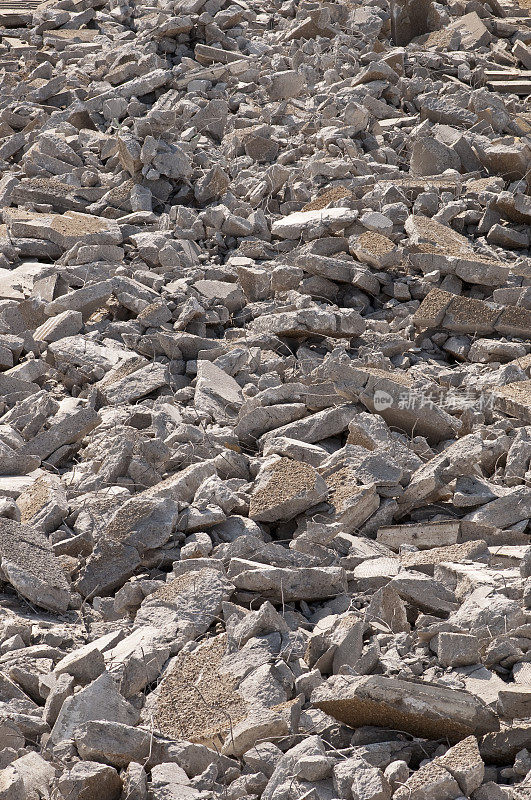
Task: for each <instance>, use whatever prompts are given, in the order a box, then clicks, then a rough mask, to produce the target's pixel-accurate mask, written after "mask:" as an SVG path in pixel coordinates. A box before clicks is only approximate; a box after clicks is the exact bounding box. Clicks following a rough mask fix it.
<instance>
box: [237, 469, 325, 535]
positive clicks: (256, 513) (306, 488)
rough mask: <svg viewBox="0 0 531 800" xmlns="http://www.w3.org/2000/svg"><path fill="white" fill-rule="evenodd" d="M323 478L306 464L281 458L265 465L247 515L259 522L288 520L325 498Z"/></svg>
mask: <svg viewBox="0 0 531 800" xmlns="http://www.w3.org/2000/svg"><path fill="white" fill-rule="evenodd" d="M327 494H328V488H327V485H326V483H325V481H324V480H323V478H322V477H321V476H320V475H319V474H318V473H317V472H316V471H315V469H314V468H313V467H311V466H310V465H309V464H303V463H301V462H300V461H292V459H290V458H280V459H278V460H277V461H275V462H274V463H273V464H271V465H270V466H269V467H265V469H263V470H262V472H261V473H260V475H259V477H258V480H257V483H256V484H255V487H254V490H253V494H252V496H251V502H250V506H249V516H250V517H251V519H254V520H256V521H259V522H275V521H278V520H288V519H292V518H293V517H295V516H297V514H300V513H301V512H303V511H306V509H308V508H310V507H311V506H314V505H317V503H320V502H321V501H322V500H324V499H325V498H326V496H327Z"/></svg>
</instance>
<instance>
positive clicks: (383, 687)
mask: <svg viewBox="0 0 531 800" xmlns="http://www.w3.org/2000/svg"><path fill="white" fill-rule="evenodd" d="M311 699H312V704H313V705H315V706H316V707H317V708H320V709H321V710H322V711H325V712H326V713H327V714H330V715H331V716H333V717H335V718H336V719H339V720H340V721H342V722H345V723H346V724H347V725H351V727H354V728H356V727H358V726H360V725H380V726H383V727H389V726H391V727H395V728H398V729H399V730H407V731H408V732H410V733H412V734H413V735H414V736H426V737H427V738H438V737H439V736H440V735H441V733H443V732H444V733H443V735H444V736H448V738H449V740H450V741H454V742H455V741H459V740H460V739H464V738H466V737H467V736H470V735H472V734H474V735H476V736H480V735H482V734H484V733H488V732H489V731H496V730H498V728H499V722H498V719H497V717H496V715H495V714H494V713H493V712H492V711H491V710H490V709H489V708H488V707H487V706H486V705H484V704H483V703H481V702H480V701H479V700H477V699H476V698H475V697H473V696H472V695H470V694H468V693H467V692H463V691H460V690H458V689H449V688H446V687H442V686H436V685H434V684H429V683H423V682H422V681H412V680H411V681H403V680H400V679H397V678H388V677H385V676H380V675H374V676H369V677H356V678H353V677H347V676H342V675H335V676H333V677H332V678H329V680H328V681H326V682H325V683H323V684H322V685H321V686H319V687H318V688H317V689H315V690H314V692H313V693H312V698H311Z"/></svg>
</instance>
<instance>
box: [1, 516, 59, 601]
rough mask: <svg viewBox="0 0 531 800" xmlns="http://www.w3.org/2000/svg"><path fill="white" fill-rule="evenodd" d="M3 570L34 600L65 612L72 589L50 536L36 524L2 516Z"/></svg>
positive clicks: (24, 594) (5, 576)
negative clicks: (23, 523)
mask: <svg viewBox="0 0 531 800" xmlns="http://www.w3.org/2000/svg"><path fill="white" fill-rule="evenodd" d="M0 570H1V573H2V576H3V580H6V581H8V582H9V583H10V584H11V585H12V586H13V588H14V589H16V591H17V592H20V594H21V595H22V596H23V597H26V598H27V599H28V600H29V601H30V603H34V604H35V605H37V606H40V607H41V608H46V609H48V610H49V611H54V612H56V613H59V614H64V612H65V611H66V610H67V608H68V606H69V603H70V589H69V586H68V583H67V580H66V577H65V574H64V572H63V570H62V569H61V566H60V562H59V560H58V559H57V558H56V557H55V556H54V554H53V551H52V548H51V545H50V543H49V541H48V539H47V538H46V537H45V536H44V535H43V534H42V533H40V532H38V531H37V530H35V528H32V527H30V526H29V525H21V524H20V523H18V522H14V521H13V520H10V519H5V518H0Z"/></svg>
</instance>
